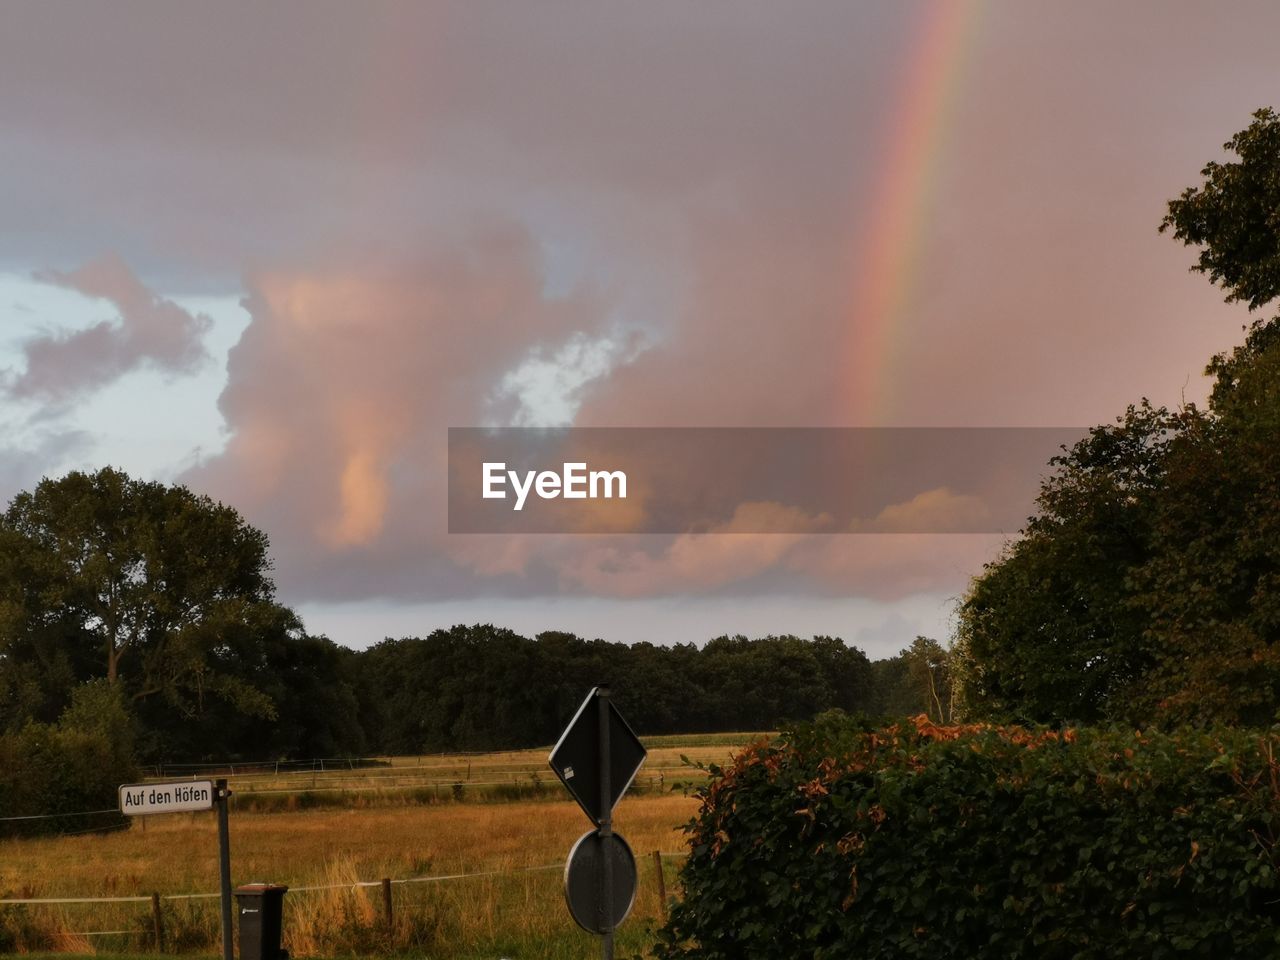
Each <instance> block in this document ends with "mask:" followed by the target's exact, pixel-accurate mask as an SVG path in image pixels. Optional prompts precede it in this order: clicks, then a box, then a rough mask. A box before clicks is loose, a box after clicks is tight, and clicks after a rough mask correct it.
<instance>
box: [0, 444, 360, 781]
mask: <svg viewBox="0 0 1280 960" xmlns="http://www.w3.org/2000/svg"><path fill="white" fill-rule="evenodd" d="M270 566H271V564H270V560H269V559H268V556H267V538H266V536H265V535H264V534H263V533H262V532H261V531H259V530H257V529H255V528H254V527H252V526H250V525H249V524H247V523H246V522H245V521H244V519H243V518H242V517H241V516H240V515H239V514H238V513H237V512H236V511H235V510H234V509H232V508H231V507H228V506H225V505H223V504H219V503H214V502H213V501H212V500H210V499H209V498H208V497H204V496H199V495H197V494H194V493H192V492H191V491H190V490H188V489H187V488H185V487H182V486H166V485H164V484H160V483H148V482H143V481H140V480H135V479H132V478H130V477H129V476H127V475H126V474H124V473H122V472H120V471H118V470H114V469H111V468H109V467H108V468H104V469H102V470H99V471H97V472H96V473H92V474H86V473H80V472H73V473H70V474H68V475H66V476H65V477H62V478H59V479H45V480H43V481H41V482H40V483H39V484H38V485H37V486H36V488H35V489H34V490H33V491H31V492H24V493H20V494H18V495H17V496H16V497H15V498H14V499H13V501H12V503H11V504H10V506H9V508H8V510H7V511H6V512H5V513H4V514H3V517H0V730H9V731H13V732H16V731H19V730H21V729H22V728H23V727H24V726H25V725H26V724H27V723H29V722H30V721H33V720H35V721H40V722H45V723H48V722H50V721H52V720H53V719H54V718H55V717H57V716H58V714H59V713H60V712H61V711H62V710H63V709H64V708H65V707H66V706H67V703H68V696H69V692H70V691H71V690H72V689H74V688H75V687H76V685H77V684H79V683H82V682H84V681H87V680H90V679H93V678H95V677H98V678H103V679H105V681H106V682H107V683H108V684H110V685H112V686H116V687H118V688H119V690H120V692H121V694H122V695H123V696H125V697H126V699H127V701H128V702H129V705H130V706H129V709H130V711H131V712H132V713H133V715H134V716H135V717H136V718H137V720H138V721H139V723H140V729H139V731H138V738H137V742H138V746H139V749H140V751H141V753H142V755H143V756H144V757H146V758H149V759H173V758H174V757H181V758H182V759H198V758H204V757H209V756H217V757H219V758H221V757H225V756H227V755H234V754H237V753H241V752H249V751H251V752H252V753H254V754H261V753H265V754H266V755H271V754H272V753H274V754H275V755H277V756H278V755H280V754H281V753H294V752H297V753H309V754H311V755H315V754H317V753H319V754H330V755H332V754H333V753H338V752H348V751H352V752H358V751H360V750H361V749H363V747H364V740H363V733H362V731H361V730H360V728H359V723H358V719H357V714H358V708H357V705H356V701H355V693H354V688H353V685H352V683H351V682H349V681H348V678H347V677H346V673H347V663H346V661H345V659H344V657H343V655H342V653H341V652H340V651H339V650H338V648H337V647H336V646H335V645H334V644H331V643H329V642H328V641H327V640H325V639H323V638H312V637H307V636H305V635H304V634H303V632H302V629H301V624H300V622H299V621H298V619H297V617H296V616H295V615H294V614H293V613H292V611H290V610H289V609H288V608H286V607H284V606H282V605H281V604H279V603H277V602H276V600H275V587H274V585H273V583H272V581H271V578H270V576H269V573H270ZM286 711H287V713H286Z"/></svg>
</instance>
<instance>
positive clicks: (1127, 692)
mask: <svg viewBox="0 0 1280 960" xmlns="http://www.w3.org/2000/svg"><path fill="white" fill-rule="evenodd" d="M1226 147H1227V149H1229V150H1232V151H1234V152H1235V153H1236V154H1237V155H1238V157H1239V160H1238V161H1235V162H1231V163H1225V164H1221V163H1216V162H1215V163H1210V164H1209V165H1208V166H1206V167H1205V168H1204V170H1203V175H1204V177H1205V182H1204V183H1203V184H1202V185H1200V186H1199V187H1192V188H1188V189H1187V190H1186V191H1184V192H1183V194H1182V195H1181V196H1180V197H1179V198H1178V199H1176V200H1173V201H1171V202H1170V203H1169V212H1168V215H1167V216H1166V217H1165V218H1164V221H1163V222H1162V224H1161V226H1160V229H1161V231H1162V232H1163V231H1165V230H1168V229H1170V228H1172V230H1173V234H1174V236H1175V237H1176V238H1177V239H1180V240H1182V241H1183V242H1184V243H1188V244H1198V245H1201V246H1202V248H1203V249H1202V250H1201V252H1200V256H1199V261H1198V263H1197V265H1196V266H1195V267H1194V268H1193V269H1196V270H1198V271H1201V272H1203V273H1205V274H1207V275H1208V276H1209V279H1210V280H1211V281H1212V282H1214V283H1217V284H1220V285H1221V286H1222V287H1224V288H1225V289H1226V291H1227V300H1228V301H1233V300H1240V301H1244V302H1247V303H1248V304H1249V307H1250V309H1256V308H1258V307H1261V306H1263V305H1265V304H1267V303H1269V302H1271V301H1272V300H1273V299H1275V298H1276V296H1277V295H1280V117H1277V115H1276V114H1275V113H1274V112H1273V111H1271V110H1260V111H1258V112H1257V113H1256V114H1254V122H1253V123H1252V124H1251V125H1250V126H1249V127H1248V128H1247V129H1246V130H1244V131H1242V132H1240V133H1239V134H1237V135H1236V136H1235V137H1233V138H1232V139H1231V140H1230V141H1229V142H1228V143H1227V144H1226ZM1206 373H1207V374H1208V375H1209V376H1211V377H1213V378H1214V385H1213V390H1212V394H1211V397H1210V402H1209V406H1208V409H1207V410H1205V411H1200V410H1197V409H1196V408H1195V407H1194V406H1188V407H1186V408H1184V409H1182V410H1179V411H1176V412H1173V413H1171V412H1169V411H1167V410H1164V409H1154V408H1152V407H1150V405H1148V404H1147V403H1146V402H1145V401H1144V403H1143V404H1142V405H1141V406H1140V407H1130V408H1129V410H1128V412H1127V413H1126V415H1125V416H1124V417H1123V418H1121V419H1120V420H1118V421H1117V425H1115V426H1104V427H1098V428H1096V429H1095V430H1093V431H1092V432H1091V433H1090V436H1089V437H1088V438H1087V439H1086V440H1085V441H1083V442H1082V443H1080V444H1079V445H1077V446H1076V447H1075V448H1073V449H1072V450H1070V451H1067V452H1066V454H1065V456H1062V457H1058V458H1055V460H1054V461H1053V463H1054V465H1055V466H1056V467H1057V473H1056V474H1055V475H1054V476H1053V477H1051V478H1050V480H1049V481H1047V482H1046V484H1045V485H1044V486H1043V488H1042V491H1041V496H1040V498H1039V501H1038V503H1039V512H1038V514H1037V515H1036V516H1035V517H1034V518H1033V519H1032V520H1031V521H1030V522H1029V524H1028V525H1027V527H1026V528H1025V529H1024V530H1023V535H1022V537H1021V538H1020V539H1019V540H1018V541H1016V542H1015V543H1013V544H1011V545H1010V546H1009V547H1008V548H1007V550H1006V551H1005V553H1004V555H1003V556H1002V557H1001V558H1000V559H999V560H998V561H997V562H996V563H993V564H989V565H988V566H987V567H985V568H984V571H983V573H982V575H981V576H979V577H978V578H976V579H975V580H974V582H973V584H972V586H971V588H970V590H969V592H968V595H967V596H966V598H965V600H964V602H963V604H962V607H961V612H960V624H959V637H958V641H959V642H958V649H959V651H960V653H961V655H962V657H963V670H962V673H963V675H964V677H965V690H964V699H965V702H966V705H967V706H968V707H969V708H970V709H971V710H972V711H973V712H975V713H977V714H979V715H984V716H989V717H995V718H1001V719H1024V720H1037V721H1047V722H1066V721H1085V722H1090V721H1097V720H1107V719H1123V720H1126V721H1130V722H1139V723H1149V722H1152V721H1166V722H1178V721H1192V722H1210V721H1229V722H1240V723H1268V722H1272V721H1274V720H1276V719H1277V718H1278V717H1280V711H1278V709H1277V708H1280V480H1278V479H1277V478H1280V452H1278V451H1280V446H1278V445H1277V444H1276V438H1277V436H1280V319H1273V320H1270V321H1266V322H1256V323H1254V324H1253V326H1252V327H1251V328H1250V330H1249V332H1248V335H1247V337H1246V339H1245V342H1244V343H1243V344H1242V345H1240V346H1239V347H1237V348H1236V349H1235V350H1233V351H1232V352H1231V353H1230V354H1219V355H1218V356H1215V357H1213V358H1212V359H1211V360H1210V362H1209V365H1208V367H1207V369H1206Z"/></svg>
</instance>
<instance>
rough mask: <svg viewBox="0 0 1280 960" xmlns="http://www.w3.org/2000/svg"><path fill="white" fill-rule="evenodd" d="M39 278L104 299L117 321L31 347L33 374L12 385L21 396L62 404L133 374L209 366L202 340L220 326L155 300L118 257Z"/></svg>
mask: <svg viewBox="0 0 1280 960" xmlns="http://www.w3.org/2000/svg"><path fill="white" fill-rule="evenodd" d="M36 279H38V280H42V281H44V282H46V283H50V284H54V285H56V286H59V287H65V288H66V289H69V290H75V291H76V292H78V293H82V294H84V295H85V296H86V297H93V298H96V299H101V300H105V301H107V302H108V303H110V304H111V305H112V306H113V307H114V308H115V309H116V311H117V316H116V318H115V319H114V320H103V321H101V322H100V323H96V324H94V325H93V326H91V327H88V328H86V329H83V330H77V331H74V332H70V333H57V334H46V335H43V336H39V337H35V338H33V339H30V340H28V341H26V343H25V344H24V345H23V354H24V356H25V358H26V369H25V370H24V371H23V372H22V373H20V374H18V375H17V376H16V377H14V378H13V380H12V381H11V382H10V383H9V385H8V389H9V393H10V394H11V395H12V396H14V397H19V398H23V399H31V400H39V401H43V402H48V403H54V404H57V403H63V402H66V401H67V400H69V399H71V398H73V397H76V396H78V395H80V394H83V393H86V392H89V391H91V390H95V389H97V388H98V387H102V386H105V385H106V384H108V383H110V382H112V381H113V380H116V379H117V378H119V377H122V376H124V375H125V374H127V373H129V372H130V371H132V370H137V369H139V368H142V367H148V366H149V367H152V368H154V369H157V370H162V371H164V372H166V373H177V374H181V373H191V372H193V371H194V370H196V369H197V368H198V367H199V366H200V364H202V363H203V362H204V361H206V360H207V359H208V354H207V353H206V352H205V349H204V344H203V339H202V338H203V337H204V335H205V334H206V333H207V332H208V331H209V329H210V328H211V327H212V325H213V321H212V320H211V319H210V318H209V317H207V316H204V315H202V314H193V313H190V312H188V311H187V310H184V309H182V307H180V306H178V305H177V304H176V303H174V302H173V301H172V300H168V299H165V298H164V297H161V296H158V295H156V294H155V293H152V292H151V291H150V290H148V289H147V287H146V286H144V285H143V283H142V282H141V281H140V280H139V279H138V278H137V277H136V276H135V275H134V273H133V271H131V270H130V269H129V267H128V266H127V265H126V264H125V263H124V261H123V260H121V259H120V258H119V257H117V256H114V255H106V256H103V257H99V258H98V259H96V260H93V261H91V262H90V263H87V264H85V265H84V266H82V267H80V268H79V269H76V270H72V271H70V272H66V273H64V272H60V271H57V270H46V271H42V272H40V273H38V274H36Z"/></svg>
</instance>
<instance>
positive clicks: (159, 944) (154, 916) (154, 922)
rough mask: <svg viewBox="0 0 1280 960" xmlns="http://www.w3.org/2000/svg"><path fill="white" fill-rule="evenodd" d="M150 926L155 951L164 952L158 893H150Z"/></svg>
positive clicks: (162, 920)
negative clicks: (154, 936) (154, 939)
mask: <svg viewBox="0 0 1280 960" xmlns="http://www.w3.org/2000/svg"><path fill="white" fill-rule="evenodd" d="M143 819H144V820H145V819H146V818H145V817H144V818H143ZM151 928H152V930H153V931H154V933H155V935H156V953H164V918H163V917H162V916H161V914H160V894H158V893H153V894H151Z"/></svg>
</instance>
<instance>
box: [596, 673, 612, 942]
mask: <svg viewBox="0 0 1280 960" xmlns="http://www.w3.org/2000/svg"><path fill="white" fill-rule="evenodd" d="M596 699H597V703H598V704H599V707H598V709H599V712H600V720H599V724H600V738H599V748H600V752H599V760H600V796H602V797H611V796H613V790H612V789H611V785H610V783H609V721H610V719H611V718H610V716H609V688H608V687H607V686H600V687H597V688H596ZM597 833H598V834H599V836H600V849H601V852H602V853H603V856H601V857H600V892H601V896H600V929H601V931H602V933H601V938H602V939H601V949H602V955H603V957H604V960H613V857H611V856H609V849H610V848H611V847H612V846H613V805H612V804H609V803H606V804H605V805H604V811H603V813H602V814H601V816H600V823H599V829H598V830H597Z"/></svg>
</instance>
